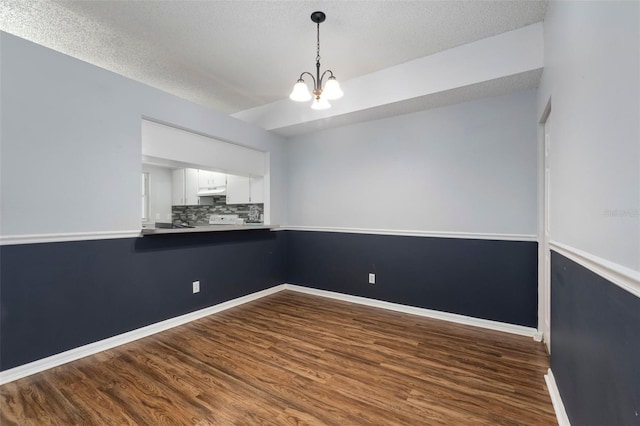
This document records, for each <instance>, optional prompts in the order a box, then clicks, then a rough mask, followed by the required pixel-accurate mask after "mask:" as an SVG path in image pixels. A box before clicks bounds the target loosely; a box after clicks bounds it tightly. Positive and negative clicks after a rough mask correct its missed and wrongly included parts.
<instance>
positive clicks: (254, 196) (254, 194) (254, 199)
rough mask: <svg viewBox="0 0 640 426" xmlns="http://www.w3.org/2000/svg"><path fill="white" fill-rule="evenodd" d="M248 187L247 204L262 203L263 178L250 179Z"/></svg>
mask: <svg viewBox="0 0 640 426" xmlns="http://www.w3.org/2000/svg"><path fill="white" fill-rule="evenodd" d="M250 185H251V188H250V193H251V195H250V197H249V202H250V203H252V204H258V203H264V178H263V177H262V176H261V177H254V178H251V181H250Z"/></svg>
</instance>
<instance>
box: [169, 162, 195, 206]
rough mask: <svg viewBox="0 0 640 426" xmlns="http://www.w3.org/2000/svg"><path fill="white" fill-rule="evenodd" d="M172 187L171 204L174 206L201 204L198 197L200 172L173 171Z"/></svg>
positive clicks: (188, 170) (189, 170)
mask: <svg viewBox="0 0 640 426" xmlns="http://www.w3.org/2000/svg"><path fill="white" fill-rule="evenodd" d="M172 173H173V176H172V186H171V204H172V205H174V206H193V205H197V204H200V198H199V197H198V170H197V169H178V170H173V172H172Z"/></svg>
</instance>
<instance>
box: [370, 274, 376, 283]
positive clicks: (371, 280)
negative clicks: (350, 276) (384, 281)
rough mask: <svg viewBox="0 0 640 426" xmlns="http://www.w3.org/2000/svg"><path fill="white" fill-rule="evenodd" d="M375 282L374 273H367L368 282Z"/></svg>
mask: <svg viewBox="0 0 640 426" xmlns="http://www.w3.org/2000/svg"><path fill="white" fill-rule="evenodd" d="M375 283H376V274H369V284H375Z"/></svg>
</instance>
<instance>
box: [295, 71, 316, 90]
mask: <svg viewBox="0 0 640 426" xmlns="http://www.w3.org/2000/svg"><path fill="white" fill-rule="evenodd" d="M305 74H307V75H308V76H309V77H311V79H312V80H313V88H314V90H315V89H316V88H317V87H316V78H315V77H314V76H313V74H311V73H310V72H308V71H305V72H303V73H302V74H300V78H299V80H302V76H303V75H305ZM302 81H304V80H302Z"/></svg>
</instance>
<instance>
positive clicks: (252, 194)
mask: <svg viewBox="0 0 640 426" xmlns="http://www.w3.org/2000/svg"><path fill="white" fill-rule="evenodd" d="M263 181H264V179H263V178H262V177H259V178H249V177H246V176H234V175H227V204H256V203H263V202H264V195H263V186H264V185H263Z"/></svg>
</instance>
